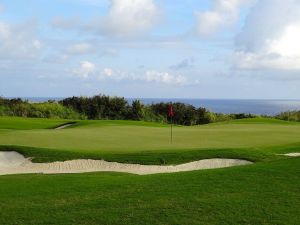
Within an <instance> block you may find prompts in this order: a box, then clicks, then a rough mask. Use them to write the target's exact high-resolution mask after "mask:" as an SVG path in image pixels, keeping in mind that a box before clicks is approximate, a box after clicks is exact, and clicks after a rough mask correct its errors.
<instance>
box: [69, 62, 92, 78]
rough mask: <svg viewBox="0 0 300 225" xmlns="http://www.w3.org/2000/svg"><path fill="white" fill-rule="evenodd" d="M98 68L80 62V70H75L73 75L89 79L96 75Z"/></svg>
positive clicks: (90, 63)
mask: <svg viewBox="0 0 300 225" xmlns="http://www.w3.org/2000/svg"><path fill="white" fill-rule="evenodd" d="M95 71H96V66H95V64H94V63H92V62H89V61H82V62H80V66H79V68H75V69H73V70H72V71H71V72H72V74H74V75H76V76H79V77H81V78H88V77H89V76H90V75H91V74H93V73H95Z"/></svg>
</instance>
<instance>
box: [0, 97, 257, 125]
mask: <svg viewBox="0 0 300 225" xmlns="http://www.w3.org/2000/svg"><path fill="white" fill-rule="evenodd" d="M170 104H172V106H173V109H174V112H175V113H174V117H173V118H172V121H173V123H175V124H178V125H187V126H190V125H199V124H208V123H213V122H221V121H229V120H233V119H243V118H253V117H256V116H255V115H251V114H220V113H213V112H210V111H208V110H207V109H205V108H202V107H200V108H196V107H194V106H192V105H189V104H184V103H180V102H176V103H171V102H170V103H157V104H151V105H144V104H142V103H141V102H140V101H139V100H134V101H133V102H132V103H131V104H129V103H128V101H127V100H126V99H125V98H122V97H110V96H106V95H96V96H93V97H71V98H66V99H63V100H61V101H59V102H56V101H48V102H44V103H30V102H28V101H23V100H22V99H20V98H17V99H5V98H1V97H0V116H1V115H2V116H20V117H33V118H57V119H93V120H143V121H151V122H162V123H167V122H170V119H171V118H168V116H167V114H168V108H169V106H170Z"/></svg>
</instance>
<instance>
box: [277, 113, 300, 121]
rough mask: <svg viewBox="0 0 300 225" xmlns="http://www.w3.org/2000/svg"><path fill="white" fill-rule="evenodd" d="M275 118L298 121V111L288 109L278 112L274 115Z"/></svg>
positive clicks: (299, 115) (299, 119)
mask: <svg viewBox="0 0 300 225" xmlns="http://www.w3.org/2000/svg"><path fill="white" fill-rule="evenodd" d="M276 118H277V119H280V120H287V121H296V122H300V111H288V112H283V113H280V114H279V115H277V116H276Z"/></svg>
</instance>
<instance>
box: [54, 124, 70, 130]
mask: <svg viewBox="0 0 300 225" xmlns="http://www.w3.org/2000/svg"><path fill="white" fill-rule="evenodd" d="M73 124H74V123H67V124H64V125H61V126H59V127H56V128H55V130H61V129H65V128H67V127H70V126H72V125H73Z"/></svg>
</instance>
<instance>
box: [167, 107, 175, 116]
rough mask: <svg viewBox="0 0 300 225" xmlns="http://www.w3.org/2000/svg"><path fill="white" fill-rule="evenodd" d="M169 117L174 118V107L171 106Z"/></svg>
mask: <svg viewBox="0 0 300 225" xmlns="http://www.w3.org/2000/svg"><path fill="white" fill-rule="evenodd" d="M168 116H169V117H173V116H174V112H173V106H171V105H170V106H169V112H168Z"/></svg>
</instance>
